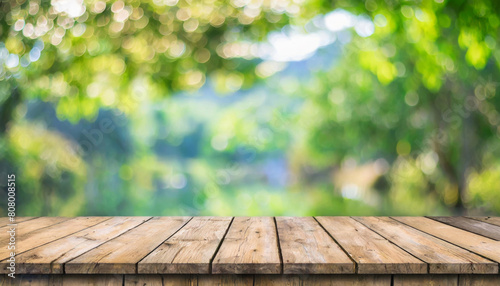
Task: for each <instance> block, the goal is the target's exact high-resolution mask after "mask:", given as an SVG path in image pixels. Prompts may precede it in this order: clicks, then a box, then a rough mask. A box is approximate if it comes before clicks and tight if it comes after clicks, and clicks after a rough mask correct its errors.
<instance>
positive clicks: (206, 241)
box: [138, 217, 232, 274]
mask: <svg viewBox="0 0 500 286" xmlns="http://www.w3.org/2000/svg"><path fill="white" fill-rule="evenodd" d="M231 220H232V218H231V217H195V218H193V219H192V220H191V221H190V222H189V223H187V224H186V225H185V226H184V227H183V228H182V229H181V230H180V231H179V232H177V233H176V234H175V235H173V236H172V237H171V238H169V239H168V240H167V241H165V242H164V243H163V244H162V245H160V246H159V247H158V248H157V249H155V250H154V251H153V252H151V253H150V254H149V255H148V256H146V257H145V258H144V259H143V260H141V261H140V262H139V264H138V272H139V273H161V274H164V273H175V274H209V273H210V262H211V260H212V258H213V257H214V255H215V252H216V251H217V248H218V247H219V245H220V243H221V240H222V238H223V237H224V234H225V233H226V230H227V228H228V227H229V224H230V223H231Z"/></svg>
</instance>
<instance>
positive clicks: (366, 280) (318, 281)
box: [254, 274, 391, 286]
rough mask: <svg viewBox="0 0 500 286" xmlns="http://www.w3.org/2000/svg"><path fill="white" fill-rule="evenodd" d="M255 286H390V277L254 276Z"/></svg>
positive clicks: (337, 275)
mask: <svg viewBox="0 0 500 286" xmlns="http://www.w3.org/2000/svg"><path fill="white" fill-rule="evenodd" d="M254 285H255V286H268V285H269V286H285V285H286V286H303V285H307V286H390V285H391V276H390V275H342V274H340V275H339V274H336V275H256V276H255V284H254Z"/></svg>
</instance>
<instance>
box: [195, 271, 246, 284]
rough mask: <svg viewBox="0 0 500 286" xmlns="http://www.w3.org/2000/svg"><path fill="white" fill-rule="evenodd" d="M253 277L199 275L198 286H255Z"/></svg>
mask: <svg viewBox="0 0 500 286" xmlns="http://www.w3.org/2000/svg"><path fill="white" fill-rule="evenodd" d="M253 280H254V278H253V276H251V275H231V274H226V275H199V276H198V286H233V285H238V286H253Z"/></svg>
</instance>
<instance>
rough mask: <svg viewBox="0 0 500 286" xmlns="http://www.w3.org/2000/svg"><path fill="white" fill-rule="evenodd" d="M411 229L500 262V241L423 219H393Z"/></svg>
mask: <svg viewBox="0 0 500 286" xmlns="http://www.w3.org/2000/svg"><path fill="white" fill-rule="evenodd" d="M393 218H394V219H395V220H397V221H400V222H402V223H405V224H407V225H409V226H411V227H413V228H416V229H419V230H421V231H423V232H426V233H428V234H431V235H433V236H435V237H438V238H440V239H443V240H446V241H448V242H450V243H452V244H455V245H458V246H460V247H462V248H465V249H467V250H470V251H472V252H474V253H477V254H479V255H481V256H483V257H487V258H489V259H492V260H494V261H496V262H500V241H496V240H493V239H490V238H486V237H484V236H480V235H477V234H474V233H470V232H468V231H465V230H462V229H459V228H456V227H453V226H449V225H447V224H444V223H441V222H437V221H435V220H432V219H429V218H423V217H393Z"/></svg>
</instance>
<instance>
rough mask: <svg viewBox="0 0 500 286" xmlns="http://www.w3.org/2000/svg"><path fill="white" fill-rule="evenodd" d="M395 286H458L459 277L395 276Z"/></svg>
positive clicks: (435, 275)
mask: <svg viewBox="0 0 500 286" xmlns="http://www.w3.org/2000/svg"><path fill="white" fill-rule="evenodd" d="M393 285H394V286H425V285H429V286H457V285H458V275H437V274H434V275H394V283H393Z"/></svg>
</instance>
